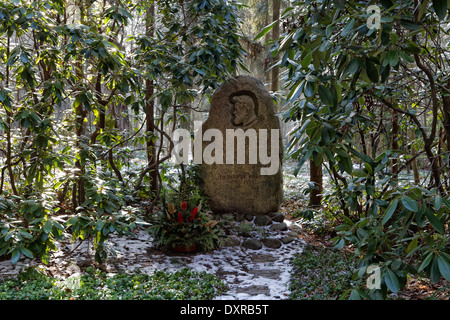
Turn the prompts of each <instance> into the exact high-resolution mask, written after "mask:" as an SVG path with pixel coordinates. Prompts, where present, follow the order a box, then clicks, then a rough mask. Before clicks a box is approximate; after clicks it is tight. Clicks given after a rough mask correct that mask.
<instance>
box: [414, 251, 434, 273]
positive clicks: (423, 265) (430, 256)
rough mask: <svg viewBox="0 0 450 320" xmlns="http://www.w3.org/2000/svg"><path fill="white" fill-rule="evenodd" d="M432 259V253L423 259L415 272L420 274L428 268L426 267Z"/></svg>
mask: <svg viewBox="0 0 450 320" xmlns="http://www.w3.org/2000/svg"><path fill="white" fill-rule="evenodd" d="M432 258H433V252H430V253H429V254H428V255H427V256H426V257H425V259H423V261H422V263H421V264H420V267H419V269H417V272H421V271H422V270H423V269H425V268H426V267H428V265H429V264H430V262H431V259H432Z"/></svg>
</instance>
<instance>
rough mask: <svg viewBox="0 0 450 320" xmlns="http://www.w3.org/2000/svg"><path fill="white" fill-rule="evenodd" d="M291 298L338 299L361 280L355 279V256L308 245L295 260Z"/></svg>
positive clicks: (291, 282)
mask: <svg viewBox="0 0 450 320" xmlns="http://www.w3.org/2000/svg"><path fill="white" fill-rule="evenodd" d="M291 264H292V265H293V268H292V272H291V279H290V283H289V289H290V291H291V292H290V295H289V299H294V300H336V299H340V298H342V297H345V296H346V292H347V291H348V290H350V289H351V288H354V287H355V286H357V284H358V283H361V281H353V280H352V276H353V273H354V272H355V259H354V258H352V257H351V255H349V256H347V255H346V254H344V255H343V254H342V252H340V251H339V250H336V249H332V248H317V247H312V246H306V247H305V249H304V250H303V252H302V253H301V254H299V255H297V256H296V257H295V259H293V260H292V262H291Z"/></svg>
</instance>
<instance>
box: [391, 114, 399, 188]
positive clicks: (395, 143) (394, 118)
mask: <svg viewBox="0 0 450 320" xmlns="http://www.w3.org/2000/svg"><path fill="white" fill-rule="evenodd" d="M398 134H399V127H398V112H397V111H396V110H392V151H394V152H396V151H398ZM392 173H393V174H394V176H393V179H394V181H395V183H396V184H397V183H398V159H396V158H394V159H392Z"/></svg>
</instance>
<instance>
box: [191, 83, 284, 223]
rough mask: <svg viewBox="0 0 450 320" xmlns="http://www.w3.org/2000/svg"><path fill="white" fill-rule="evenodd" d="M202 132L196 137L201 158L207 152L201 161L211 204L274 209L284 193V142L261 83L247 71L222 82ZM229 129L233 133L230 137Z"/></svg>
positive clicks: (217, 208) (256, 211)
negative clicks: (201, 145) (199, 145)
mask: <svg viewBox="0 0 450 320" xmlns="http://www.w3.org/2000/svg"><path fill="white" fill-rule="evenodd" d="M210 129H215V130H211V131H209V130H210ZM239 129H241V130H239ZM227 130H228V136H227ZM207 131H208V134H206V133H207ZM201 132H202V136H201V137H199V136H196V139H197V140H198V139H200V140H201V141H203V147H202V151H203V158H205V155H208V154H209V155H210V158H209V160H208V161H207V162H208V163H206V162H205V161H204V160H203V161H202V165H201V170H202V179H203V182H202V187H203V189H204V191H205V194H206V195H207V196H208V198H209V206H210V208H211V210H212V211H213V212H215V213H223V212H241V213H244V214H251V215H263V214H266V213H268V212H273V211H278V209H279V206H280V204H281V201H282V196H283V188H282V169H281V161H282V156H283V146H282V142H281V134H280V121H279V119H278V118H277V116H276V115H275V113H274V104H273V100H272V97H271V96H270V94H269V92H268V91H267V90H266V89H265V87H264V85H263V83H262V82H261V81H260V80H258V79H256V78H253V77H249V76H238V77H236V78H233V79H231V80H229V81H228V82H225V83H224V84H223V85H222V86H221V87H220V88H219V89H217V90H216V91H215V93H214V95H213V97H212V100H211V107H210V112H209V118H208V119H207V120H206V121H205V122H204V123H203V125H202V130H201ZM230 132H233V133H234V134H235V135H237V136H236V137H235V138H230V139H228V138H229V136H230ZM239 134H240V135H239ZM231 141H234V142H233V144H234V147H233V148H231ZM227 142H228V143H227ZM252 142H253V143H252ZM240 144H241V145H243V149H241V148H239V147H238V146H239V145H240ZM227 146H228V147H229V149H228V150H230V152H227ZM261 146H263V147H266V149H264V148H261ZM276 147H278V150H276ZM241 150H242V151H243V152H241ZM221 151H222V152H223V153H222V154H221V153H220V152H221ZM233 153H234V155H233ZM261 160H262V161H261Z"/></svg>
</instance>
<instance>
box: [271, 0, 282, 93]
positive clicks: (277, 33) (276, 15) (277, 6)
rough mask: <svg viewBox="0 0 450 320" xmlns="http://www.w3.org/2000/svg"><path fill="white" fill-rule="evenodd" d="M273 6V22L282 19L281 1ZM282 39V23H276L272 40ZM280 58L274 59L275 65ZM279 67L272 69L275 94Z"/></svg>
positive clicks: (274, 0) (275, 2)
mask: <svg viewBox="0 0 450 320" xmlns="http://www.w3.org/2000/svg"><path fill="white" fill-rule="evenodd" d="M272 4H273V19H272V21H276V20H279V19H280V4H281V0H273V2H272ZM279 37H280V22H277V23H275V25H274V26H273V29H272V39H273V40H274V41H277V40H278V38H279ZM278 58H279V57H278V56H276V57H275V58H274V59H273V63H274V64H277V63H278ZM279 69H280V68H279V67H278V66H275V67H273V68H272V87H271V90H272V91H273V92H275V91H277V90H278V89H279V86H280V85H279V79H278V76H279Z"/></svg>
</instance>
